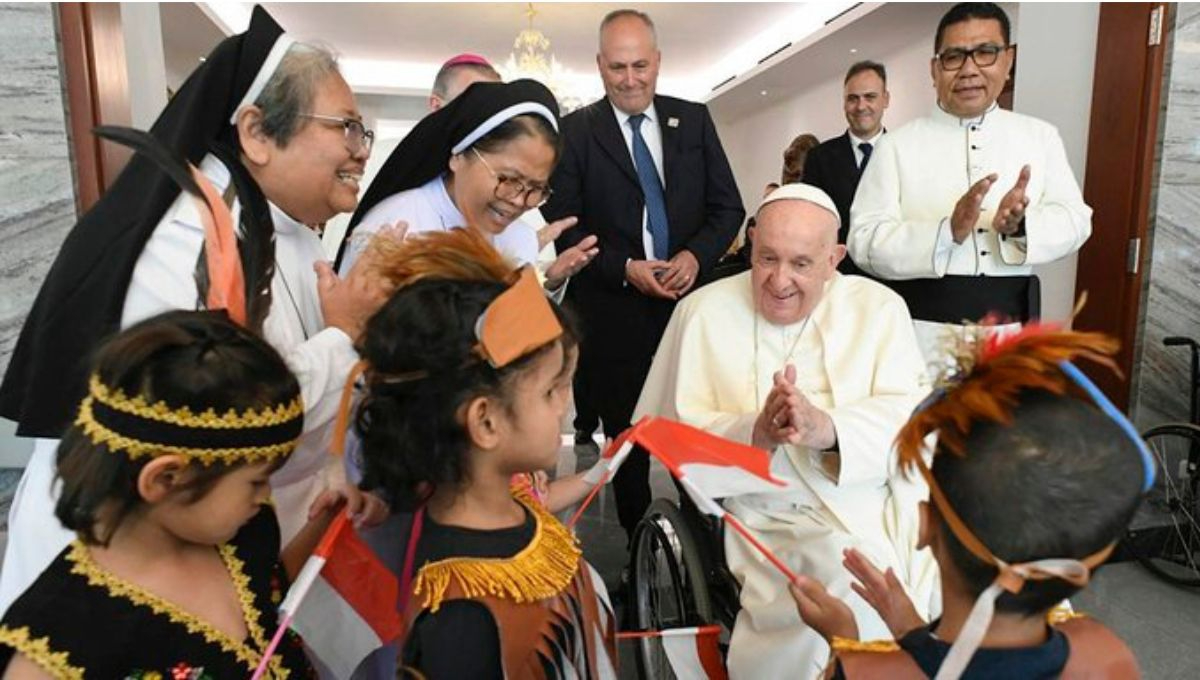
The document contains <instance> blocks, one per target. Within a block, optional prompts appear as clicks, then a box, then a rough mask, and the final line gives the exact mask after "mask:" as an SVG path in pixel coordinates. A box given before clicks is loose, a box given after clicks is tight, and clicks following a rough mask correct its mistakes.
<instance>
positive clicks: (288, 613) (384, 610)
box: [279, 512, 403, 678]
mask: <svg viewBox="0 0 1200 680" xmlns="http://www.w3.org/2000/svg"><path fill="white" fill-rule="evenodd" d="M399 594H400V583H399V582H398V581H397V579H396V576H395V575H394V574H393V573H392V572H391V571H390V570H389V569H388V568H387V567H386V566H384V565H383V563H381V562H380V561H379V559H378V558H376V557H375V553H373V552H372V551H371V549H370V548H369V547H367V545H366V544H365V543H363V541H362V539H361V538H359V537H358V533H357V532H355V530H354V526H353V525H352V524H351V523H350V521H349V519H348V518H347V517H346V513H344V512H340V513H338V516H337V519H335V520H334V521H333V523H332V524H331V525H330V526H329V529H328V530H327V531H326V532H325V536H324V537H323V538H322V539H321V542H320V544H318V545H317V549H316V550H314V551H313V554H312V557H309V558H308V561H307V562H305V563H304V568H303V569H301V570H300V574H299V575H297V576H296V582H295V583H294V584H292V587H291V589H289V590H288V594H287V597H285V598H284V600H283V604H282V605H280V607H279V608H280V610H282V612H283V616H284V621H285V622H286V621H287V620H288V619H291V627H292V630H294V631H296V632H297V633H299V634H300V637H302V638H304V643H305V645H307V646H308V648H309V650H310V651H311V652H312V653H313V654H314V655H315V656H316V657H317V658H318V659H319V660H320V661H321V664H323V665H324V666H325V667H326V668H327V669H328V670H329V671H330V672H332V673H333V674H334V676H335V677H338V678H348V677H350V675H351V674H352V673H353V672H354V669H355V668H357V667H358V665H359V664H360V663H362V660H363V659H365V658H366V657H367V655H368V654H370V653H371V652H373V651H375V650H376V649H379V648H380V647H382V646H384V645H386V644H388V643H389V642H391V641H393V640H395V639H396V638H397V637H399V636H400V633H401V631H402V630H403V624H402V622H401V620H400V614H399V613H398V612H397V611H396V603H397V601H398V598H399ZM301 605H303V606H301Z"/></svg>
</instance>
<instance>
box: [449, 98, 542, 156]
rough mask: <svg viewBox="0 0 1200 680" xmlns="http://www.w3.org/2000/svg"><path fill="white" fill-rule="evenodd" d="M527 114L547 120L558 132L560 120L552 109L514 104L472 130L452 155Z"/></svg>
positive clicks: (535, 104) (452, 151)
mask: <svg viewBox="0 0 1200 680" xmlns="http://www.w3.org/2000/svg"><path fill="white" fill-rule="evenodd" d="M526 113H533V114H536V115H539V116H541V117H542V118H545V119H546V122H548V123H550V127H552V128H554V131H555V132H558V120H557V119H556V118H555V117H554V114H553V113H551V112H550V109H548V108H546V107H545V105H543V104H539V103H537V102H520V103H519V104H513V105H512V106H510V107H508V108H506V109H503V110H501V111H497V112H496V113H494V114H493V115H492V116H491V117H490V118H488V119H487V120H485V121H483V122H482V123H480V124H479V127H477V128H475V129H474V130H471V132H470V134H468V135H467V136H466V137H463V138H462V141H460V142H459V143H457V144H455V145H454V147H453V148H452V149H450V153H452V154H460V153H462V152H464V151H466V150H467V149H469V148H471V145H472V144H474V143H475V142H478V141H479V140H480V139H481V138H483V136H484V135H486V134H487V133H489V132H491V131H492V130H495V129H496V128H498V127H500V126H501V125H503V124H504V122H505V121H507V120H509V119H511V118H516V117H517V116H520V115H523V114H526Z"/></svg>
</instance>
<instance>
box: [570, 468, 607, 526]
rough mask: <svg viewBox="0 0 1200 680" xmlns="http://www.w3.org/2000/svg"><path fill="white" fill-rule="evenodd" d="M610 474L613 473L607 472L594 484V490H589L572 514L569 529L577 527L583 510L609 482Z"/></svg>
mask: <svg viewBox="0 0 1200 680" xmlns="http://www.w3.org/2000/svg"><path fill="white" fill-rule="evenodd" d="M610 476H611V473H609V472H605V473H604V476H603V477H601V478H600V483H599V484H597V485H596V486H593V487H592V490H591V491H589V492H588V495H587V497H586V498H584V499H583V502H582V503H580V504H579V508H578V509H577V510H575V514H573V515H571V520H570V521H569V522H567V528H568V529H574V528H575V523H576V522H578V521H579V518H580V517H581V516H582V515H583V511H584V510H586V509H587V506H589V505H591V503H592V501H593V500H595V498H596V494H598V493H600V490H601V489H603V488H604V485H605V484H608V478H609V477H610Z"/></svg>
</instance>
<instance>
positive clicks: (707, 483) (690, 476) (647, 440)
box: [628, 416, 797, 581]
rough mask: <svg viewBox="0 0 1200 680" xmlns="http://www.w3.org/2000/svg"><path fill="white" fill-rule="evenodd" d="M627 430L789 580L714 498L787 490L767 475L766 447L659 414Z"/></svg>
mask: <svg viewBox="0 0 1200 680" xmlns="http://www.w3.org/2000/svg"><path fill="white" fill-rule="evenodd" d="M631 430H632V431H631V432H630V433H628V434H629V437H628V438H629V441H632V442H635V443H637V444H640V445H641V446H643V447H644V448H645V449H646V450H647V451H649V452H650V455H652V456H654V457H655V458H657V459H658V460H659V462H661V463H662V464H663V465H665V466H666V467H667V469H668V470H670V471H671V474H672V475H674V477H675V479H677V480H679V485H680V486H681V487H682V488H683V490H684V491H686V492H687V495H688V496H689V497H691V499H692V501H693V502H695V504H696V507H697V508H699V509H700V511H701V512H705V513H708V514H710V515H712V516H714V517H717V518H719V519H721V520H724V522H725V525H726V526H728V527H729V528H731V529H733V530H734V531H736V532H738V533H739V534H741V535H742V537H743V538H745V539H746V541H747V542H749V543H750V544H751V545H752V546H754V548H755V549H757V550H758V551H759V552H760V553H761V554H762V556H763V557H765V558H766V559H767V561H769V562H770V563H771V564H772V565H774V566H775V568H776V569H779V571H780V572H782V573H783V575H784V576H786V577H787V578H788V580H789V581H795V580H796V578H797V577H796V574H795V572H793V571H792V570H791V569H790V568H789V567H788V566H787V565H786V564H784V563H783V561H782V560H780V559H779V558H778V557H776V555H775V553H773V552H772V551H771V550H770V549H769V548H768V547H767V546H766V545H764V544H763V543H762V541H760V540H759V539H758V537H757V536H755V535H754V532H753V531H751V530H750V529H749V528H748V527H746V526H745V525H744V524H742V523H741V521H739V520H738V518H737V517H734V516H733V515H731V514H729V513H728V512H726V511H725V508H723V507H721V504H720V503H718V502H717V500H716V499H718V498H728V497H729V496H737V495H741V494H749V493H772V492H780V491H787V490H788V489H790V488H791V485H790V484H789V483H788V482H786V481H784V480H782V479H777V478H776V477H775V476H774V475H772V474H771V458H770V455H769V454H768V453H767V452H766V451H763V450H762V449H759V448H756V447H753V446H747V445H745V444H740V443H738V442H734V441H730V440H728V439H724V438H722V437H718V436H716V435H714V434H709V433H708V432H705V431H704V430H700V429H697V428H694V427H692V426H690V425H684V424H683V423H678V422H675V421H673V420H667V419H665V418H654V417H649V416H648V417H646V418H643V419H641V420H640V421H638V423H637V425H634V426H633V428H631Z"/></svg>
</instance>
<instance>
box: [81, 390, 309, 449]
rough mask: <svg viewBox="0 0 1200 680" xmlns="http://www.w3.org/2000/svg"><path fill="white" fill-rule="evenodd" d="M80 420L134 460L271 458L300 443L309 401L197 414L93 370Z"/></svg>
mask: <svg viewBox="0 0 1200 680" xmlns="http://www.w3.org/2000/svg"><path fill="white" fill-rule="evenodd" d="M75 425H77V426H79V427H80V428H81V429H82V430H83V433H84V434H85V435H86V436H87V437H88V439H90V440H91V442H92V443H93V444H97V445H100V444H103V445H105V446H107V447H108V448H109V449H110V450H112V451H113V452H117V451H121V452H124V453H125V455H127V456H129V458H131V459H136V458H141V457H143V456H151V457H157V456H163V455H168V454H173V455H179V456H183V457H185V458H187V459H189V460H190V461H195V462H199V463H202V464H204V465H211V464H212V463H214V462H221V463H252V462H257V461H272V460H275V459H278V458H283V457H286V456H287V455H289V454H290V453H291V452H292V450H293V449H295V448H296V442H297V440H299V438H300V432H301V431H302V430H303V429H304V402H303V401H302V400H301V398H300V396H299V395H297V396H296V398H295V399H293V400H291V401H290V402H288V403H286V404H278V405H276V406H275V407H273V408H270V407H268V408H264V409H262V410H261V411H256V410H254V409H247V410H246V411H243V412H241V413H238V412H237V411H234V410H233V409H230V410H228V411H227V412H225V414H223V415H218V414H217V413H216V411H215V410H213V409H211V408H210V409H207V410H205V411H201V412H199V413H194V412H193V411H192V410H191V409H190V408H188V407H187V406H181V407H172V406H170V405H168V404H167V403H166V402H163V401H158V402H155V403H154V404H148V403H147V402H146V399H145V398H144V397H142V396H140V395H139V396H136V397H133V398H130V397H128V396H126V395H125V393H124V392H122V391H121V390H120V389H116V388H112V387H109V386H108V385H105V384H104V382H103V381H101V380H100V376H99V375H97V374H95V373H93V374H92V376H91V378H90V379H89V380H88V395H87V396H86V397H84V399H83V401H82V402H81V403H80V404H79V416H78V417H77V418H76V419H75Z"/></svg>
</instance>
